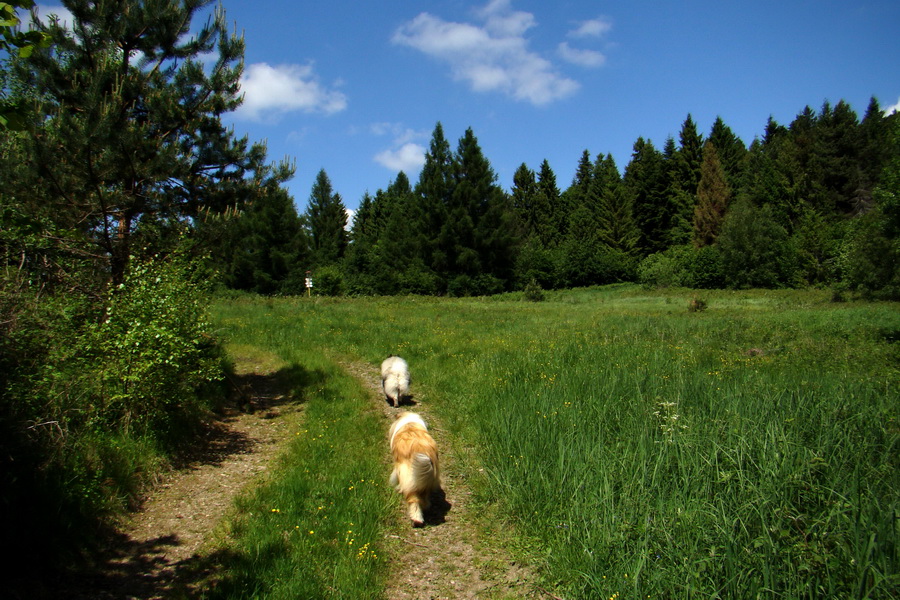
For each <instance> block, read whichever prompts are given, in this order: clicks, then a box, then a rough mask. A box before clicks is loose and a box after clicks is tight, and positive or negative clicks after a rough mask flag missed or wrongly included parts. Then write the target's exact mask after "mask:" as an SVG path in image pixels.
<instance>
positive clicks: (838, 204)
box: [811, 100, 871, 216]
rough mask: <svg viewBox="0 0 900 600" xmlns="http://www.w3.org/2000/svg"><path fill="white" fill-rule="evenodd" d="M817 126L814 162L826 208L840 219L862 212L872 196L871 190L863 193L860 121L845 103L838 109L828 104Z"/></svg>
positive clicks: (840, 103) (824, 107) (837, 105)
mask: <svg viewBox="0 0 900 600" xmlns="http://www.w3.org/2000/svg"><path fill="white" fill-rule="evenodd" d="M816 125H817V127H816V131H815V134H814V135H815V148H816V152H815V154H814V155H813V156H812V157H811V159H812V160H811V163H812V164H813V165H814V167H813V168H814V172H815V173H817V174H819V175H820V177H821V182H820V186H821V189H822V198H823V202H824V205H825V207H827V211H829V212H831V213H832V214H834V215H836V216H850V215H852V214H854V213H855V212H858V210H857V209H858V207H860V206H865V205H868V204H870V202H869V196H870V194H871V189H870V190H867V191H865V192H863V190H862V189H861V187H860V183H861V181H860V174H861V172H862V171H863V166H862V165H861V164H860V158H861V155H862V152H863V141H864V140H863V138H862V136H861V135H860V128H859V119H858V118H857V116H856V113H855V112H854V111H853V109H852V108H850V105H849V104H847V103H846V102H845V101H843V100H841V101H840V102H838V103H837V104H836V105H835V106H834V108H832V107H831V106H830V104H829V103H827V102H826V103H825V104H824V106H823V107H822V111H821V113H820V115H819V118H818V120H817V123H816Z"/></svg>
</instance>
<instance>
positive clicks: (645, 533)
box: [214, 285, 900, 599]
mask: <svg viewBox="0 0 900 600" xmlns="http://www.w3.org/2000/svg"><path fill="white" fill-rule="evenodd" d="M695 297H696V292H692V291H690V290H673V291H664V292H656V291H647V290H644V289H642V288H640V287H637V286H632V285H622V286H607V287H603V288H592V289H584V290H571V291H561V292H551V293H548V294H547V300H546V301H544V302H536V303H532V302H526V301H524V300H523V299H522V296H521V295H517V294H511V295H506V296H499V297H494V298H486V299H485V298H482V299H436V298H412V297H411V298H376V299H324V298H292V299H264V298H251V297H247V298H237V299H229V300H227V301H226V300H223V301H221V302H219V303H217V304H216V306H215V307H214V321H215V322H216V323H217V324H218V325H219V327H220V328H221V330H220V335H222V336H223V337H224V338H225V339H226V340H230V341H233V342H237V343H242V344H254V345H257V346H259V347H262V348H266V349H267V350H268V351H271V352H274V353H276V354H278V355H279V356H280V357H281V358H283V359H284V360H285V361H287V362H288V363H290V364H291V365H294V366H295V368H298V369H301V370H302V371H303V373H305V375H303V377H301V378H300V379H301V381H299V383H298V389H300V390H301V392H302V395H305V396H304V398H305V399H304V401H305V402H306V403H307V409H306V410H307V414H306V416H305V421H304V427H303V431H298V436H297V441H296V446H295V448H294V449H293V455H292V457H289V458H288V459H287V460H286V464H285V465H284V471H285V473H290V474H291V477H285V478H283V480H280V481H278V482H274V483H273V484H272V485H271V486H270V487H269V488H267V489H264V490H262V491H260V492H258V493H257V494H256V496H254V497H253V498H250V499H247V500H245V501H244V502H243V505H242V508H241V510H242V513H241V516H240V517H239V518H238V519H237V521H236V522H237V523H238V524H239V525H238V527H237V531H236V532H234V535H235V536H236V537H237V539H238V542H239V548H240V551H239V552H238V553H237V558H239V559H240V560H238V561H237V563H236V564H240V563H242V562H243V563H246V571H245V574H239V573H238V574H235V575H233V576H230V577H229V582H228V585H226V586H225V587H224V588H223V589H227V590H230V591H228V593H224V592H223V594H222V596H223V597H226V596H227V597H237V596H240V597H253V596H254V595H258V596H260V597H262V596H263V595H265V593H263V592H264V590H268V593H270V594H271V595H270V596H269V597H346V598H357V597H358V598H367V597H372V598H377V597H379V594H380V592H379V589H380V588H379V587H378V586H379V585H380V583H379V582H380V581H383V577H384V573H385V565H384V562H383V557H380V556H376V555H377V554H378V552H379V551H380V545H379V544H380V543H381V542H380V540H382V539H383V535H384V534H383V530H384V528H386V527H392V526H393V525H392V523H393V521H395V520H397V519H399V518H400V517H398V515H399V513H398V512H397V511H396V510H395V509H396V508H397V499H396V498H394V497H393V496H392V492H391V491H390V490H387V489H386V488H387V486H386V483H385V481H386V478H387V474H388V471H387V470H386V467H385V462H384V461H386V459H387V457H386V453H387V450H386V445H385V443H384V436H383V432H381V430H380V429H378V428H381V427H383V426H382V425H379V424H377V419H376V417H375V416H374V415H373V413H372V411H371V410H370V409H369V408H367V407H366V402H367V401H366V400H365V399H363V396H364V395H363V394H362V392H361V391H360V390H359V389H358V386H357V385H356V384H355V383H354V382H353V381H352V380H350V379H349V378H348V377H347V376H346V375H345V374H343V373H341V372H340V369H339V368H337V367H336V366H335V364H334V362H333V360H334V359H335V358H336V357H341V358H351V359H355V360H363V361H366V362H369V363H371V364H373V365H374V364H377V363H379V362H380V361H381V360H382V359H383V358H384V357H385V356H386V355H387V354H389V353H397V354H400V355H401V356H403V357H404V358H406V359H407V360H408V361H409V363H410V367H411V371H412V374H413V384H412V392H413V394H414V398H415V400H416V401H417V402H420V403H422V404H423V405H424V404H425V403H427V405H428V407H429V410H430V411H432V412H434V413H435V414H437V415H440V418H441V420H442V422H443V423H444V424H445V426H446V427H447V430H448V432H449V433H450V434H452V435H453V436H454V438H456V439H458V440H462V442H463V443H465V444H467V445H471V446H472V447H474V449H475V455H476V456H478V457H479V460H480V465H478V467H482V468H484V473H485V475H486V477H484V478H483V479H482V480H479V481H481V483H480V487H479V489H478V490H477V498H478V501H479V502H482V503H484V504H485V505H491V506H492V507H493V508H494V510H497V511H498V512H499V514H501V515H503V516H504V518H505V519H507V520H508V521H509V523H510V524H511V525H512V530H513V531H514V532H515V534H516V536H517V537H518V539H519V540H520V541H521V544H520V545H519V547H520V550H521V551H523V552H527V553H528V555H529V557H530V558H531V560H532V561H533V562H534V563H535V564H538V565H540V568H541V574H542V581H543V583H544V584H545V585H547V586H553V589H554V590H555V592H554V593H556V594H558V595H559V596H560V597H564V598H566V599H574V598H585V599H588V598H590V599H596V598H622V599H624V598H642V599H643V598H685V599H687V598H691V599H695V598H734V599H738V598H740V599H744V598H773V599H774V598H900V521H898V509H900V444H898V442H900V421H898V419H900V390H898V384H900V347H898V339H900V307H898V305H897V304H891V303H857V302H847V303H833V302H830V294H829V293H827V292H824V291H755V290H754V291H710V292H703V295H702V299H703V300H704V301H705V302H706V303H707V308H706V309H705V310H700V311H689V310H688V306H689V301H690V300H691V299H692V298H695ZM373 423H376V424H373ZM375 429H377V433H374V434H373V430H375ZM335 439H353V440H354V442H353V444H352V446H354V448H355V449H354V450H353V451H352V452H350V454H349V455H348V454H347V453H346V452H345V451H344V449H343V448H337V447H334V448H332V447H330V446H329V447H327V448H326V444H329V445H333V444H334V440H335ZM438 443H439V444H441V440H440V439H439V440H438ZM357 446H358V447H357ZM319 461H324V464H328V465H334V467H335V469H336V471H335V472H334V473H332V472H329V473H328V475H327V476H325V475H323V474H322V472H321V470H316V469H314V468H313V466H314V465H317V464H320V463H319ZM329 461H330V462H329ZM298 465H299V466H298ZM473 468H474V467H473ZM350 487H353V488H354V489H353V490H351V491H352V494H350V495H348V493H347V492H348V489H349V488H350ZM348 498H349V499H350V501H348ZM451 501H452V499H451ZM323 507H324V508H323ZM276 510H277V511H280V512H277V511H276ZM325 511H329V512H328V513H327V514H328V517H329V522H328V524H327V525H325V524H324V519H323V518H322V517H324V516H325V514H324V512H325ZM249 513H253V515H254V516H249ZM350 530H352V532H353V533H352V539H354V540H355V542H354V544H353V545H352V546H350V545H348V542H347V539H350V538H346V535H345V532H347V531H350ZM310 531H315V532H316V533H315V534H312V533H309V532H310ZM347 535H349V534H347ZM365 543H368V544H369V546H367V548H368V550H367V551H368V552H369V553H370V554H365V553H364V556H362V557H360V556H358V555H357V552H358V551H359V549H360V546H361V545H362V544H365ZM298 579H303V580H305V581H307V582H313V583H315V585H317V586H318V587H317V588H315V589H316V590H317V591H315V592H314V591H309V592H307V591H305V590H306V588H303V591H300V588H294V587H293V586H298V585H301V584H300V583H297V582H295V581H294V580H298ZM276 581H277V582H278V583H275V582H276ZM345 581H346V582H347V583H346V586H350V587H346V586H345V587H341V586H342V585H344V582H345ZM337 582H341V583H337ZM313 583H311V584H310V585H313ZM304 585H305V584H304ZM282 588H283V589H284V590H285V591H284V592H283V593H282V592H279V590H281V589H282ZM310 589H312V588H310ZM367 594H368V595H367Z"/></svg>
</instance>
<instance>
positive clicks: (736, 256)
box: [219, 98, 900, 298]
mask: <svg viewBox="0 0 900 600" xmlns="http://www.w3.org/2000/svg"><path fill="white" fill-rule="evenodd" d="M898 156H900V146H898V117H897V115H896V113H895V114H892V115H885V114H884V113H883V111H882V109H881V107H880V106H879V104H878V102H877V100H876V99H874V98H873V99H872V100H871V101H870V103H869V105H868V107H867V109H866V112H865V114H864V115H863V117H862V119H860V118H859V117H858V115H857V114H856V113H855V112H854V110H853V109H852V108H851V107H850V105H849V104H848V103H846V102H844V101H840V102H838V103H837V104H835V105H832V104H831V103H829V102H825V103H824V104H823V106H822V107H821V109H819V110H818V111H816V110H813V109H812V108H810V107H806V108H804V109H803V110H802V111H801V112H800V113H799V114H798V115H797V116H796V118H795V119H794V120H793V121H792V122H791V123H790V124H789V125H786V126H785V125H781V124H779V123H777V122H775V121H774V120H773V119H771V118H770V119H769V121H768V122H767V123H766V125H765V130H764V133H763V134H762V135H761V136H760V137H757V138H756V139H754V140H753V141H752V142H751V143H750V145H749V146H748V145H746V144H745V143H744V142H743V141H742V140H741V139H740V138H739V137H738V136H736V135H735V134H734V132H733V131H732V130H731V129H730V128H729V127H728V125H726V124H725V122H724V121H723V120H722V119H721V118H717V119H716V120H715V122H714V123H713V124H712V127H711V129H710V131H709V133H708V134H707V135H703V134H702V133H700V132H699V131H698V127H697V124H696V123H695V122H694V120H693V118H692V117H691V115H688V116H687V118H686V119H685V120H684V122H683V123H682V125H681V129H680V132H679V135H678V139H677V140H676V139H675V138H674V137H669V138H668V139H666V141H665V143H664V144H663V146H662V148H661V149H658V148H657V147H656V146H655V145H654V144H653V142H652V141H651V140H649V139H645V138H643V137H641V138H638V140H637V141H636V142H635V143H634V146H633V152H632V155H631V159H630V161H629V162H628V164H627V165H626V166H625V168H624V172H620V171H619V169H618V167H617V165H616V164H615V161H614V159H613V157H612V156H611V155H610V154H605V155H604V154H602V153H600V154H597V155H596V156H592V155H591V153H590V152H589V151H588V150H584V151H583V153H582V155H581V157H580V159H579V161H578V163H577V167H576V171H575V176H574V179H573V181H572V182H571V184H569V186H568V187H566V188H565V189H560V186H559V184H558V182H557V178H556V175H555V173H554V171H553V169H552V167H551V166H550V164H549V163H548V162H547V161H546V160H544V161H543V162H542V164H541V165H540V166H539V167H538V168H537V169H536V170H534V169H531V168H529V166H528V165H526V164H522V165H521V166H520V167H519V168H518V169H517V170H516V172H515V175H514V177H513V185H512V189H511V190H510V191H509V192H508V193H507V192H506V191H504V190H503V189H502V188H501V187H500V186H499V185H498V184H497V176H496V174H495V173H494V171H493V170H492V168H491V165H490V162H489V161H488V159H487V158H486V157H485V156H484V154H483V153H482V151H481V148H480V147H479V144H478V140H477V139H476V137H475V135H474V133H473V131H472V130H471V129H468V130H466V132H465V133H464V135H463V136H462V137H461V138H460V139H459V142H458V144H457V146H456V149H455V151H454V150H452V149H451V146H450V144H449V142H448V141H447V139H446V137H445V134H444V130H443V127H442V125H441V124H440V123H438V124H437V125H436V127H435V129H434V132H433V134H432V138H431V143H430V146H429V149H428V152H427V153H426V156H425V165H424V167H423V169H422V171H421V174H420V176H419V179H418V181H417V182H416V183H415V184H413V183H412V182H410V180H409V178H408V177H407V176H406V175H405V174H404V173H403V172H401V173H399V174H398V175H397V177H396V178H395V179H394V180H392V181H390V182H389V184H388V185H387V187H386V188H385V189H379V190H378V191H377V192H376V193H375V194H374V196H373V195H371V194H369V193H366V195H365V196H364V197H363V198H362V200H361V202H360V204H359V208H358V210H357V212H356V214H355V215H354V218H353V222H352V227H351V228H350V230H349V232H348V231H347V230H346V226H347V217H346V214H345V210H344V205H343V201H342V199H341V197H340V195H339V194H336V193H335V192H334V191H333V188H332V184H331V181H330V180H329V178H328V175H327V173H325V171H324V170H322V171H320V172H319V174H318V177H317V179H316V181H315V184H314V185H313V189H312V192H311V194H310V197H309V201H308V208H307V210H306V211H305V212H304V213H303V214H297V213H296V211H295V210H292V206H291V203H290V202H289V201H288V199H286V198H283V197H282V198H277V197H269V198H267V199H263V200H262V201H261V202H260V203H259V204H258V205H255V206H253V207H250V208H249V209H248V213H247V218H245V219H244V221H243V222H241V223H234V224H233V226H232V229H233V232H234V233H233V234H232V236H231V237H230V238H228V239H229V241H228V243H227V244H225V246H224V248H225V250H226V251H225V252H222V253H220V255H219V256H220V260H221V264H222V266H223V271H225V272H226V273H227V275H226V282H227V285H229V286H231V287H235V288H239V289H246V290H252V291H256V292H260V293H299V292H302V291H303V290H302V288H301V287H298V286H299V285H301V283H302V280H301V279H300V278H299V277H298V276H297V274H296V273H295V272H294V270H297V269H300V270H303V271H304V272H305V271H306V270H312V271H313V273H314V274H315V275H316V279H317V281H319V282H321V286H320V287H319V291H320V292H322V293H327V294H344V293H346V294H363V295H365V294H388V295H390V294H408V293H415V294H438V295H458V296H460V295H480V294H493V293H498V292H503V291H510V290H516V289H522V288H523V287H525V286H526V285H528V284H532V285H538V286H540V287H542V288H566V287H573V286H585V285H594V284H605V283H612V282H620V281H640V282H643V283H645V284H647V285H680V286H686V287H698V288H716V287H735V288H740V287H798V286H806V285H814V286H832V287H834V288H835V289H836V290H838V291H847V290H853V291H858V292H861V293H863V294H866V295H870V296H882V297H890V298H895V297H897V295H898V292H900V287H898V283H900V281H898V274H897V270H896V268H894V265H896V264H897V260H896V259H897V258H898V256H897V248H896V235H895V227H894V225H892V224H891V223H895V222H896V212H897V208H896V195H897V193H898V189H897V186H896V181H897V179H896V178H897V168H898V163H897V161H898ZM235 240H237V241H238V243H234V242H235Z"/></svg>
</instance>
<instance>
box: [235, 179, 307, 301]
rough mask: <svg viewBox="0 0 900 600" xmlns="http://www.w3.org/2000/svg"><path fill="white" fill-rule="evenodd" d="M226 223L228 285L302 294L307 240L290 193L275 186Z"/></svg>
mask: <svg viewBox="0 0 900 600" xmlns="http://www.w3.org/2000/svg"><path fill="white" fill-rule="evenodd" d="M227 223H228V228H227V233H226V235H225V236H224V238H223V243H222V244H221V248H220V250H219V252H220V254H221V255H222V258H221V259H220V260H219V261H218V262H219V267H220V269H221V270H222V271H223V275H224V282H225V285H227V286H228V287H230V288H233V289H240V290H248V291H252V292H255V293H258V294H276V293H302V291H303V289H302V280H303V276H304V273H305V270H304V269H305V267H306V266H307V264H308V261H309V250H308V241H307V239H306V232H305V231H304V228H303V223H302V219H301V217H300V215H298V214H297V209H296V207H295V206H294V201H293V198H291V196H290V195H289V194H288V193H287V191H285V190H284V189H283V188H281V187H277V186H270V189H269V193H268V194H264V195H261V196H260V197H259V198H257V200H255V201H254V202H253V203H252V204H249V205H247V207H246V208H245V210H244V211H243V214H241V215H240V216H239V217H237V218H233V219H230V220H228V222H227Z"/></svg>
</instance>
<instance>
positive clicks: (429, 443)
mask: <svg viewBox="0 0 900 600" xmlns="http://www.w3.org/2000/svg"><path fill="white" fill-rule="evenodd" d="M391 454H393V456H394V470H393V472H392V473H391V480H390V481H391V485H392V486H394V487H395V488H396V489H397V491H398V492H400V493H401V494H403V497H404V498H405V499H406V504H407V511H408V513H409V518H410V519H412V523H413V527H421V526H422V525H424V524H425V517H424V516H423V514H422V511H424V510H428V506H429V504H430V503H431V500H430V496H431V493H432V492H434V491H437V490H439V489H440V487H441V477H440V469H439V467H438V451H437V445H436V444H435V443H434V439H433V438H432V437H431V435H429V433H428V427H427V426H426V425H425V421H424V420H422V417H420V416H419V415H417V414H415V413H411V412H403V413H401V414H400V416H399V417H397V420H396V421H394V424H393V425H391Z"/></svg>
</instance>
